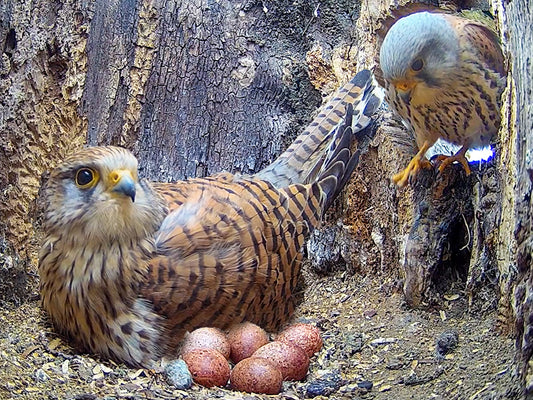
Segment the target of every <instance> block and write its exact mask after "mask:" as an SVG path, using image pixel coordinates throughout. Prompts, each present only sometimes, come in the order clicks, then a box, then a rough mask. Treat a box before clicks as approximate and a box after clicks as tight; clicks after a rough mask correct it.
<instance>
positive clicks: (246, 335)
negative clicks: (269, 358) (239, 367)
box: [227, 322, 268, 364]
mask: <svg viewBox="0 0 533 400" xmlns="http://www.w3.org/2000/svg"><path fill="white" fill-rule="evenodd" d="M227 337H228V342H229V344H230V348H231V353H230V358H231V361H233V362H234V363H235V364H237V363H238V362H239V361H241V360H243V359H245V358H248V357H250V356H251V355H252V354H253V353H254V352H255V351H256V350H257V349H258V348H259V347H261V346H263V345H265V344H267V343H268V335H267V333H266V332H265V330H264V329H262V328H261V327H259V326H257V325H256V324H253V323H251V322H244V323H242V324H237V325H233V326H232V327H231V329H230V330H229V332H228V336H227Z"/></svg>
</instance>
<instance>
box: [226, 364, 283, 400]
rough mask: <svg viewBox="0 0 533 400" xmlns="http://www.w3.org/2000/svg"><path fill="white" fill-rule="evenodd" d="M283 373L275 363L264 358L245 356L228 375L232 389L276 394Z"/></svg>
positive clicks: (279, 389) (279, 387)
mask: <svg viewBox="0 0 533 400" xmlns="http://www.w3.org/2000/svg"><path fill="white" fill-rule="evenodd" d="M282 383H283V375H282V374H281V371H280V370H279V369H278V368H277V367H276V365H275V364H274V363H273V362H272V361H270V360H267V359H265V358H259V357H251V358H245V359H244V360H242V361H240V362H239V363H237V365H235V367H233V370H232V371H231V375H230V385H231V388H232V389H235V390H240V391H242V392H248V393H263V394H278V393H279V392H280V391H281V385H282Z"/></svg>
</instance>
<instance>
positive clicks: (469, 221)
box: [0, 0, 533, 390]
mask: <svg viewBox="0 0 533 400" xmlns="http://www.w3.org/2000/svg"><path fill="white" fill-rule="evenodd" d="M431 3H434V4H433V6H437V5H439V4H438V3H437V2H436V1H435V2H431ZM442 3H443V4H440V5H441V6H442V5H445V6H446V7H448V8H450V7H452V8H453V7H457V4H455V3H454V4H451V2H449V1H448V2H444V1H443V2H442ZM444 3H446V4H444ZM462 3H466V2H462ZM462 5H463V6H464V4H462ZM418 7H419V8H420V7H428V5H427V4H424V5H423V6H420V5H418ZM390 8H391V5H390V2H389V1H386V0H373V1H368V2H361V3H360V2H359V1H354V0H352V1H349V0H341V1H335V0H329V1H321V2H308V1H304V0H297V1H289V0H281V1H258V0H250V1H243V2H241V3H235V2H232V1H230V0H221V1H217V2H213V1H208V0H173V1H171V0H136V1H106V0H98V1H95V2H82V1H79V0H70V1H62V2H60V1H53V0H35V1H34V2H31V3H29V2H19V1H15V0H7V1H3V2H2V3H0V51H1V52H2V54H1V59H0V107H1V112H0V152H1V153H0V155H1V156H0V189H1V190H0V305H4V304H6V302H7V303H10V304H18V303H20V302H22V301H24V300H25V299H26V298H27V297H28V295H29V294H30V293H31V292H32V291H34V290H35V287H36V282H37V280H36V279H35V277H36V273H35V271H36V250H37V248H38V240H39V229H38V227H39V215H38V200H37V199H38V188H39V186H40V184H41V175H42V174H43V173H45V171H47V170H50V169H51V168H53V167H54V166H55V165H56V164H57V163H58V162H59V161H60V160H62V159H63V158H64V157H65V156H66V155H67V154H69V153H71V152H72V151H73V150H75V149H77V148H79V147H81V146H83V145H85V144H89V145H105V144H116V145H121V146H125V147H128V148H130V149H132V150H133V151H134V153H135V154H136V156H137V157H138V158H139V163H140V166H141V171H140V172H141V175H142V176H144V177H147V178H149V179H154V180H160V181H168V180H176V179H183V178H187V177H195V176H206V175H210V174H213V173H216V172H219V171H221V170H228V171H230V172H241V173H253V172H256V171H258V170H260V169H261V168H263V167H264V166H266V165H267V164H268V163H270V162H271V161H272V160H274V159H275V157H276V156H277V155H278V154H279V153H281V152H282V151H283V149H284V148H285V147H286V146H287V145H288V144H289V143H290V142H291V140H292V139H293V138H294V137H295V136H296V135H297V133H298V132H299V131H300V130H301V129H302V127H303V126H305V124H306V123H307V122H309V121H310V120H311V118H312V116H313V113H314V112H315V110H316V108H317V107H318V106H319V105H320V103H321V100H322V95H326V94H328V93H330V92H331V91H333V89H335V88H336V87H338V86H339V85H340V83H342V82H345V81H347V80H348V79H349V78H350V77H351V76H352V75H353V74H355V72H356V71H358V70H359V69H361V68H363V67H374V66H375V65H376V60H377V58H376V55H377V54H378V51H379V40H377V37H378V33H379V32H380V31H383V30H384V29H386V27H387V26H390V25H387V24H389V23H390V20H387V18H385V17H386V16H387V15H390V11H389V10H390ZM495 10H496V14H497V17H498V19H499V21H500V26H501V31H502V32H503V37H504V43H505V45H506V49H507V50H508V53H509V55H510V56H511V79H510V85H509V86H510V90H509V91H508V99H507V103H506V107H505V109H504V111H503V112H504V115H505V116H506V118H504V124H503V127H502V130H501V137H500V141H499V144H497V146H496V148H497V152H496V153H497V155H496V157H495V160H494V161H492V162H490V163H488V164H487V165H485V166H484V167H483V168H482V169H481V170H479V171H476V172H475V173H474V174H473V175H472V176H471V177H469V178H466V177H464V176H463V175H462V173H461V170H460V169H459V168H457V169H454V168H451V169H450V171H448V172H446V173H445V174H444V175H442V176H441V177H440V178H439V179H436V177H435V176H433V175H432V173H431V172H425V173H424V174H422V176H421V180H420V182H419V183H418V184H417V185H414V186H413V187H411V188H408V189H406V190H403V191H398V190H397V188H396V187H395V186H394V185H393V184H392V182H391V181H390V177H391V176H392V175H393V174H394V173H395V172H398V171H399V170H400V169H402V168H403V167H404V166H405V165H406V164H407V162H408V160H409V159H410V157H411V156H412V154H414V152H415V147H414V141H413V139H412V137H411V136H410V135H409V134H408V133H407V132H406V131H405V129H403V128H402V126H401V124H400V123H399V122H398V121H397V120H396V119H395V118H394V117H393V116H392V114H391V113H390V112H389V111H383V112H382V113H381V114H380V115H379V117H378V118H377V122H376V124H375V126H374V131H373V133H372V140H371V141H370V143H368V144H367V145H365V151H364V152H363V154H362V156H361V164H360V166H359V167H358V169H357V170H356V171H355V173H354V176H353V178H352V180H351V181H350V183H349V184H348V186H347V190H346V191H345V194H344V195H343V196H342V198H341V199H340V200H339V201H337V202H336V204H335V207H334V209H333V210H332V211H331V212H330V213H329V214H328V222H327V223H326V224H325V226H324V229H323V230H322V231H319V232H317V233H316V234H314V236H313V238H312V239H311V240H310V242H309V246H308V255H309V257H310V258H311V260H312V261H313V262H314V264H315V266H316V268H317V269H318V270H321V271H324V272H326V271H327V270H328V269H331V268H338V266H339V265H341V266H345V267H346V268H348V269H350V270H352V271H358V273H360V274H365V275H372V276H374V277H375V279H380V280H381V281H382V282H383V286H386V287H389V288H390V289H391V290H392V289H394V288H395V287H397V286H399V283H398V282H399V279H402V280H403V284H402V287H403V289H404V291H405V293H406V299H407V301H408V303H409V304H411V305H415V306H418V305H421V304H430V303H431V302H432V301H434V300H436V301H437V302H438V301H439V296H440V295H442V294H443V293H444V292H445V291H446V290H447V288H448V287H449V285H451V284H456V283H459V284H461V285H464V286H465V287H466V289H467V290H468V291H469V292H470V294H471V297H472V299H471V305H472V307H473V308H475V309H484V308H486V307H495V306H496V304H497V306H498V309H499V310H500V314H501V322H502V326H504V327H511V328H514V329H513V330H515V331H516V334H517V342H516V343H517V364H516V365H517V369H518V371H519V372H520V373H521V375H522V376H523V377H524V382H525V387H526V388H528V390H531V388H532V387H533V372H532V371H531V370H530V367H529V361H530V360H531V354H532V352H533V345H532V338H531V335H532V334H531V332H532V325H531V323H530V320H532V319H533V317H532V316H531V315H532V312H533V310H532V305H531V304H532V303H533V297H532V296H533V295H532V294H531V285H532V279H533V276H532V273H531V268H530V267H531V263H532V259H531V258H532V256H531V254H532V251H533V249H532V247H533V239H532V233H531V232H532V228H533V227H532V225H533V222H532V214H533V213H532V201H531V197H532V196H531V194H532V193H531V192H532V184H531V179H532V176H533V174H532V171H533V166H532V163H533V161H532V160H533V156H532V154H533V139H532V137H533V135H532V134H531V132H532V123H533V122H532V121H533V115H532V114H533V109H532V108H531V105H530V103H531V80H530V77H531V76H532V75H533V71H532V70H531V69H532V67H531V63H530V62H531V49H532V46H533V43H532V37H531V29H530V26H531V23H532V22H533V21H532V17H531V11H532V10H531V4H529V3H528V0H517V1H515V2H512V3H510V4H503V3H500V2H495ZM526 10H527V11H526ZM443 276H445V277H446V279H442V277H443ZM436 277H439V279H435V278H436ZM443 283H444V285H442V284H443ZM439 284H440V286H439Z"/></svg>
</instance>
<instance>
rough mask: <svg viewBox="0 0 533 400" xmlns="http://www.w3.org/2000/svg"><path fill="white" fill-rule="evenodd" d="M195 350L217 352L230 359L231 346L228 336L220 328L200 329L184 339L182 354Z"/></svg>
mask: <svg viewBox="0 0 533 400" xmlns="http://www.w3.org/2000/svg"><path fill="white" fill-rule="evenodd" d="M194 349H212V350H217V351H218V352H219V353H220V354H222V355H223V356H224V357H226V359H229V355H230V345H229V342H228V339H227V338H226V334H225V333H224V332H222V331H221V330H220V329H218V328H198V329H195V330H194V331H192V332H190V333H189V334H187V335H186V336H185V338H184V339H183V343H182V345H181V350H180V354H181V355H184V354H186V353H188V352H189V351H191V350H194Z"/></svg>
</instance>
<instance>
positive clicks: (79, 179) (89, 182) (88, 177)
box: [76, 167, 98, 189]
mask: <svg viewBox="0 0 533 400" xmlns="http://www.w3.org/2000/svg"><path fill="white" fill-rule="evenodd" d="M97 179H98V176H97V173H96V172H95V171H93V170H92V169H90V168H85V167H84V168H80V169H79V170H78V171H76V185H78V187H80V188H82V189H85V188H88V187H91V186H93V185H94V184H95V183H96V180H97Z"/></svg>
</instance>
